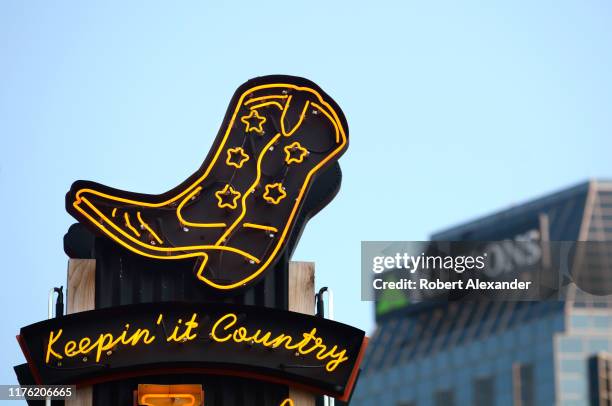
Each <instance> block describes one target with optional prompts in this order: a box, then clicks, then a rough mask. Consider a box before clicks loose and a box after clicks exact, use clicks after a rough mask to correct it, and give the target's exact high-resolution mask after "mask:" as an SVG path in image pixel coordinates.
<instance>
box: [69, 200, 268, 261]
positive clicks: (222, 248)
mask: <svg viewBox="0 0 612 406" xmlns="http://www.w3.org/2000/svg"><path fill="white" fill-rule="evenodd" d="M81 200H82V201H83V202H85V203H86V204H87V205H88V206H89V207H90V208H91V209H92V210H93V211H94V212H95V213H96V214H97V215H98V216H100V218H101V219H102V221H104V222H107V223H108V224H110V225H111V226H112V227H113V228H114V229H115V230H117V231H118V232H119V233H121V235H123V236H124V237H125V238H127V239H128V240H130V241H132V242H134V243H136V244H138V245H140V246H142V247H144V248H146V249H149V250H151V251H160V252H181V251H195V250H220V251H230V252H233V253H235V254H239V255H242V256H243V257H245V258H248V259H250V260H251V261H254V262H255V263H259V262H260V260H259V259H258V258H257V257H255V256H253V255H251V254H249V253H248V252H246V251H242V250H240V249H238V248H234V247H228V246H223V245H221V246H217V245H193V246H184V247H167V248H166V247H156V246H154V245H148V244H145V243H143V242H142V241H140V240H137V239H135V238H134V237H132V236H131V235H129V234H128V233H126V232H125V231H123V230H122V229H121V228H120V227H118V226H117V225H116V224H115V223H113V222H112V221H111V220H110V219H109V218H108V217H106V216H105V215H104V214H102V212H100V211H99V210H98V209H97V208H96V206H94V205H93V204H91V203H90V202H89V200H87V199H85V198H84V197H82V198H81ZM73 206H74V207H75V208H76V209H77V210H78V211H80V212H81V214H83V215H84V216H85V217H87V218H88V219H89V220H90V221H91V222H92V223H94V224H95V225H97V226H98V227H99V228H100V229H101V230H102V231H104V232H105V233H106V234H107V235H108V236H110V237H111V238H112V239H114V240H115V241H116V242H118V243H119V244H121V245H123V246H124V247H126V248H128V249H129V250H131V251H133V252H136V253H138V254H141V255H144V256H146V257H149V258H158V259H182V258H193V257H206V258H208V255H207V254H206V253H204V252H194V253H191V254H179V255H175V256H172V257H168V256H159V255H154V254H148V253H146V252H143V251H141V250H138V249H135V248H133V247H132V246H130V245H129V244H128V243H127V242H124V241H123V240H122V239H120V238H118V237H116V236H115V234H113V233H111V232H110V231H109V230H108V229H107V228H106V227H105V226H104V225H102V224H101V223H100V222H99V221H98V220H97V219H95V218H94V217H92V216H91V215H90V214H89V213H87V212H86V211H85V210H83V209H82V208H81V207H79V205H78V204H76V203H74V204H73Z"/></svg>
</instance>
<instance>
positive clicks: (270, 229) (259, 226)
mask: <svg viewBox="0 0 612 406" xmlns="http://www.w3.org/2000/svg"><path fill="white" fill-rule="evenodd" d="M242 227H245V228H256V229H258V230H264V231H272V232H274V233H275V232H277V231H278V228H276V227H272V226H264V225H261V224H255V223H244V224H242Z"/></svg>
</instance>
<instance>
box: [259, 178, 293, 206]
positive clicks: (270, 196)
mask: <svg viewBox="0 0 612 406" xmlns="http://www.w3.org/2000/svg"><path fill="white" fill-rule="evenodd" d="M265 189H266V191H265V192H264V194H263V198H264V200H265V201H266V202H268V203H272V204H278V203H279V202H280V201H281V200H283V199H284V198H285V197H287V192H285V189H283V185H282V184H281V183H271V184H267V185H266V187H265Z"/></svg>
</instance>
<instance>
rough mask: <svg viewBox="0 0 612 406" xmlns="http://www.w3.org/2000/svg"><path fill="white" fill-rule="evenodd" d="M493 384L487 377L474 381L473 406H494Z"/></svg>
mask: <svg viewBox="0 0 612 406" xmlns="http://www.w3.org/2000/svg"><path fill="white" fill-rule="evenodd" d="M494 391H495V382H494V379H493V377H491V376H487V377H483V378H478V379H476V380H475V381H474V406H493V405H495V393H494Z"/></svg>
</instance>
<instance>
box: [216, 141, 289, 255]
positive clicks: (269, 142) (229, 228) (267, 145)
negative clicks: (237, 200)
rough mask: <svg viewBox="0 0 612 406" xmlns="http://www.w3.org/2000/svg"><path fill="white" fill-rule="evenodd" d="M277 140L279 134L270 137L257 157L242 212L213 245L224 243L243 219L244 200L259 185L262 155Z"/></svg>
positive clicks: (244, 210)
mask: <svg viewBox="0 0 612 406" xmlns="http://www.w3.org/2000/svg"><path fill="white" fill-rule="evenodd" d="M279 138H280V134H276V135H275V136H274V137H272V139H271V140H270V141H268V143H267V144H266V146H265V147H264V148H263V149H262V152H261V153H260V154H259V156H258V157H257V176H256V177H255V181H254V182H253V183H252V184H251V187H249V189H248V190H247V191H246V192H245V193H244V195H243V196H242V202H241V203H242V211H241V213H240V215H239V216H238V218H237V219H236V220H235V221H234V223H233V224H232V225H231V226H229V227H228V228H227V230H225V232H224V233H223V235H222V236H221V237H220V238H219V239H218V240H217V242H216V243H215V245H219V244H221V243H222V242H223V241H225V239H226V238H227V236H228V235H229V234H230V233H231V232H232V231H233V230H234V229H235V228H236V226H237V225H238V223H239V222H240V221H241V220H242V219H243V218H244V216H245V214H246V199H247V198H248V197H249V196H250V195H251V193H252V192H253V190H255V188H256V187H257V185H259V180H260V179H261V161H262V160H263V157H264V155H266V153H267V152H268V151H270V147H271V146H272V145H274V143H276V140H278V139H279Z"/></svg>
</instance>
